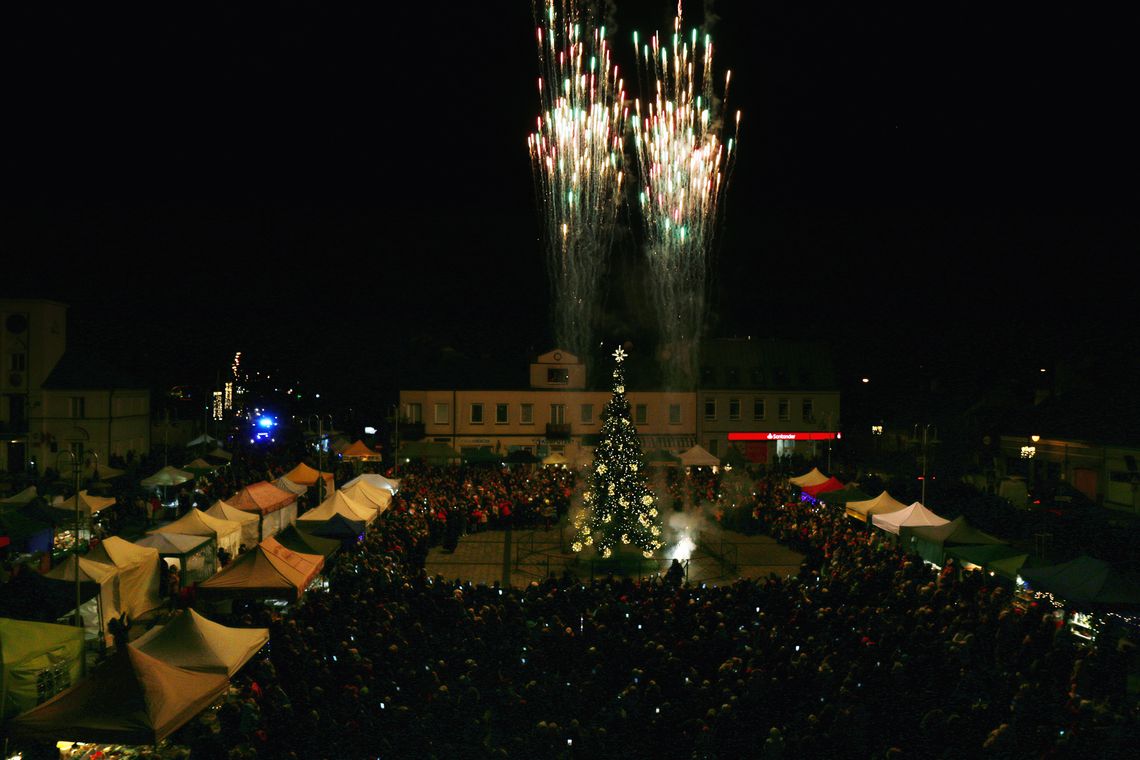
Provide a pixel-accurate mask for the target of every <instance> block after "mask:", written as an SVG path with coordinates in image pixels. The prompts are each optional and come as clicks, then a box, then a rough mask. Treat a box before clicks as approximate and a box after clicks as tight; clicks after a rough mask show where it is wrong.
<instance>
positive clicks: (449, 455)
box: [400, 441, 461, 465]
mask: <svg viewBox="0 0 1140 760" xmlns="http://www.w3.org/2000/svg"><path fill="white" fill-rule="evenodd" d="M400 456H401V457H403V458H405V459H421V460H423V461H425V462H427V463H428V464H441V465H442V464H449V463H451V462H458V461H459V460H460V459H461V457H460V455H459V452H458V451H456V450H455V449H453V448H451V447H450V446H448V445H447V444H446V443H441V442H439V441H412V442H411V443H405V444H404V445H402V446H400Z"/></svg>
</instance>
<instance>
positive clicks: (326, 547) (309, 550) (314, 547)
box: [273, 523, 340, 562]
mask: <svg viewBox="0 0 1140 760" xmlns="http://www.w3.org/2000/svg"><path fill="white" fill-rule="evenodd" d="M320 524H321V523H309V524H308V527H303V524H301V523H293V524H292V525H290V526H289V527H287V528H286V529H285V530H283V531H281V532H280V533H278V534H277V535H276V536H274V537H273V538H274V539H275V540H276V541H277V543H279V544H281V545H282V546H284V547H285V548H286V549H289V550H291V551H295V552H298V553H300V554H319V555H320V556H322V557H324V558H325V561H326V562H327V561H328V559H329V557H331V556H332V555H334V554H336V553H337V551H339V550H340V541H339V540H338V539H335V538H324V537H321V536H315V535H313V533H312V532H311V528H312V527H313V526H316V525H320Z"/></svg>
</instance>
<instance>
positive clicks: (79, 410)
mask: <svg viewBox="0 0 1140 760" xmlns="http://www.w3.org/2000/svg"><path fill="white" fill-rule="evenodd" d="M71 416H72V417H73V418H75V419H79V420H81V419H83V418H84V417H86V416H87V399H86V398H84V397H83V396H72V397H71Z"/></svg>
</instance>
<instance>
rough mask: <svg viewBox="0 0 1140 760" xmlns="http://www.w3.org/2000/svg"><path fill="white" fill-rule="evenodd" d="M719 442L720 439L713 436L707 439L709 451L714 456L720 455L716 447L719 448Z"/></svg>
mask: <svg viewBox="0 0 1140 760" xmlns="http://www.w3.org/2000/svg"><path fill="white" fill-rule="evenodd" d="M719 443H720V441H718V440H717V439H715V438H710V439H709V447H708V448H709V453H710V454H712V455H713V456H714V457H717V456H720V454H718V453H717V449H718V448H720V447H719V445H718V444H719Z"/></svg>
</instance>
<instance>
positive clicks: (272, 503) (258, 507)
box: [226, 480, 297, 540]
mask: <svg viewBox="0 0 1140 760" xmlns="http://www.w3.org/2000/svg"><path fill="white" fill-rule="evenodd" d="M226 503H227V504H229V505H230V506H231V507H234V508H235V509H240V510H242V511H243V512H249V513H251V514H256V515H257V516H258V518H259V520H260V522H259V523H258V534H257V535H258V540H262V539H266V538H269V537H270V536H272V535H275V534H276V533H279V532H280V531H281V530H282V529H283V528H284V527H285V526H286V525H289V524H291V523H293V522H294V521H295V520H296V519H297V497H296V496H295V495H293V494H291V493H289V492H287V491H283V490H281V489H280V488H278V487H277V486H275V485H273V484H272V483H269V482H267V481H264V480H263V481H261V482H259V483H253V484H251V485H248V486H246V487H245V488H243V489H241V490H240V491H238V493H237V494H235V495H234V497H233V498H232V499H228V500H227V501H226Z"/></svg>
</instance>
